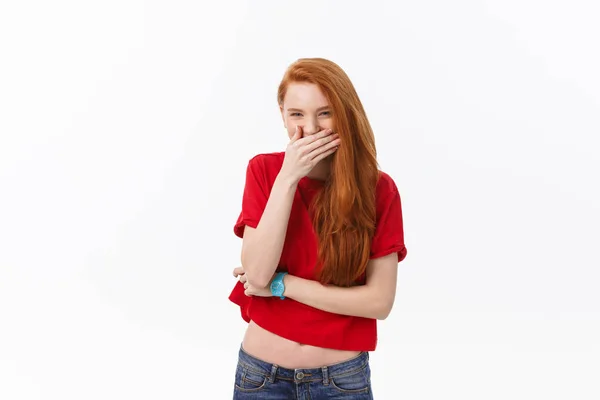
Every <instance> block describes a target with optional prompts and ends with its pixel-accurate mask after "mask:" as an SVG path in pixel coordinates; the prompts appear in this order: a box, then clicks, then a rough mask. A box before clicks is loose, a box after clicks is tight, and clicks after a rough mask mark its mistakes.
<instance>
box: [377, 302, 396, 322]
mask: <svg viewBox="0 0 600 400" xmlns="http://www.w3.org/2000/svg"><path fill="white" fill-rule="evenodd" d="M392 306H393V302H390V301H382V302H381V303H379V306H378V307H377V309H376V311H375V318H376V319H378V320H380V321H383V320H384V319H386V318H387V317H388V316H389V315H390V313H391V312H392Z"/></svg>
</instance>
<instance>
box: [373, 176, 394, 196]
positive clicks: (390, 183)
mask: <svg viewBox="0 0 600 400" xmlns="http://www.w3.org/2000/svg"><path fill="white" fill-rule="evenodd" d="M376 193H377V197H389V196H394V195H396V194H397V193H398V186H397V185H396V182H395V181H394V179H393V178H392V177H391V176H390V175H389V174H387V173H386V172H384V171H381V170H380V171H379V178H378V180H377V189H376Z"/></svg>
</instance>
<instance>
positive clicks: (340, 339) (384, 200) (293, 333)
mask: <svg viewBox="0 0 600 400" xmlns="http://www.w3.org/2000/svg"><path fill="white" fill-rule="evenodd" d="M284 156H285V153H284V152H278V153H266V154H259V155H257V156H255V157H253V158H252V159H251V160H250V161H249V163H248V168H247V171H246V185H245V188H244V195H243V200H242V211H241V213H240V215H239V217H238V220H237V222H236V224H235V226H234V233H235V234H236V235H237V236H239V237H240V238H241V237H243V234H244V227H245V226H246V225H248V226H250V227H252V228H256V227H257V225H258V222H259V221H260V218H261V216H262V213H263V211H264V209H265V206H266V204H267V200H268V198H269V194H270V193H271V188H272V187H273V183H274V181H275V178H276V177H277V174H278V173H279V171H280V170H281V166H282V164H283V159H284ZM322 185H323V182H322V181H319V180H316V179H311V178H308V177H304V178H302V179H301V180H300V181H299V183H298V186H297V190H296V194H295V195H294V201H293V204H292V209H291V212H290V218H289V222H288V228H287V234H286V239H285V243H284V246H283V250H282V253H281V259H280V261H279V266H283V267H285V268H284V269H285V270H287V271H288V272H289V273H290V274H291V275H295V276H298V277H301V278H305V279H312V280H317V279H316V275H315V270H314V267H315V265H316V262H317V236H316V234H315V231H314V229H313V225H312V221H311V217H310V215H309V212H308V205H309V204H310V202H311V200H312V198H313V196H314V194H315V193H317V191H318V190H320V189H321V188H322ZM376 190H377V191H376V201H377V221H376V228H375V235H374V237H373V240H372V242H371V255H370V258H371V259H373V258H377V257H382V256H385V255H388V254H391V253H393V252H397V253H398V261H399V262H400V261H402V260H403V259H404V258H405V257H406V253H407V251H406V246H405V245H404V232H403V224H402V207H401V204H400V195H399V193H398V189H397V187H396V184H395V183H394V181H393V180H392V178H391V177H390V176H389V175H388V174H386V173H384V172H381V171H380V177H379V180H378V183H377V189H376ZM229 299H230V300H231V301H232V302H234V303H235V304H237V305H239V306H240V311H241V314H242V318H243V319H244V320H245V321H246V322H250V320H253V321H254V322H255V323H256V324H257V325H259V326H261V327H263V328H264V329H266V330H268V331H270V332H273V333H275V334H277V335H279V336H282V337H284V338H286V339H289V340H293V341H295V342H299V343H303V344H308V345H312V346H318V347H325V348H331V349H339V350H359V351H372V350H375V347H376V345H377V320H376V319H371V318H363V317H353V316H348V315H340V314H334V313H330V312H327V311H322V310H319V309H317V308H314V307H311V306H308V305H305V304H302V303H300V302H297V301H295V300H293V299H290V298H285V299H284V300H281V299H280V298H279V297H259V296H256V297H254V296H250V297H248V296H246V295H245V294H244V285H243V284H242V283H241V282H239V281H238V282H237V283H236V285H235V287H234V289H233V291H232V292H231V294H230V296H229Z"/></svg>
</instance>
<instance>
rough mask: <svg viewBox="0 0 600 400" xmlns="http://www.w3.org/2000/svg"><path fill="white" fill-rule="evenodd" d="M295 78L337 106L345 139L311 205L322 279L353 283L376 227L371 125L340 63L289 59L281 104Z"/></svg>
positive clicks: (375, 171) (339, 129)
mask: <svg viewBox="0 0 600 400" xmlns="http://www.w3.org/2000/svg"><path fill="white" fill-rule="evenodd" d="M292 82H297V83H304V82H306V83H313V84H316V85H317V86H319V88H320V89H321V91H322V92H323V94H324V95H325V97H326V98H327V100H328V101H329V105H330V107H331V108H332V111H333V116H332V117H333V119H334V120H333V121H334V124H335V125H334V126H335V132H336V133H338V134H339V135H340V139H341V144H340V147H339V148H338V150H337V151H336V152H335V153H333V156H332V161H331V174H330V176H329V177H328V179H327V182H326V184H325V185H324V187H323V190H321V191H320V192H319V193H318V194H317V195H316V197H315V199H314V201H313V202H312V203H311V208H310V211H311V215H312V219H313V226H314V229H315V233H316V235H317V238H318V243H319V245H318V246H319V248H318V255H319V260H318V265H317V266H316V267H317V276H318V279H319V281H320V282H321V283H323V284H334V285H337V286H352V285H354V284H355V283H356V282H357V280H358V279H359V278H360V277H361V276H362V275H363V274H364V272H365V270H366V268H367V263H368V262H369V254H370V248H371V239H372V238H373V234H374V232H375V217H376V210H375V188H376V185H377V180H378V177H379V169H378V163H377V152H376V149H375V137H374V135H373V130H372V129H371V125H370V124H369V121H368V119H367V115H366V113H365V110H364V108H363V105H362V103H361V101H360V99H359V98H358V94H357V93H356V90H355V89H354V85H352V82H351V81H350V78H349V77H348V75H346V73H345V72H344V71H343V70H342V68H340V67H339V66H338V65H337V64H336V63H334V62H332V61H329V60H327V59H323V58H301V59H299V60H297V61H296V62H294V63H293V64H291V65H290V66H289V67H288V69H287V70H286V72H285V74H284V76H283V79H282V81H281V83H280V85H279V89H278V92H277V101H278V103H279V105H283V99H284V98H285V93H286V90H287V87H288V85H289V84H290V83H292Z"/></svg>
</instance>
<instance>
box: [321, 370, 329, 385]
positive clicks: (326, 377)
mask: <svg viewBox="0 0 600 400" xmlns="http://www.w3.org/2000/svg"><path fill="white" fill-rule="evenodd" d="M321 369H322V370H323V385H325V386H327V385H329V374H328V370H327V367H326V366H325V367H322V368H321Z"/></svg>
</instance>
